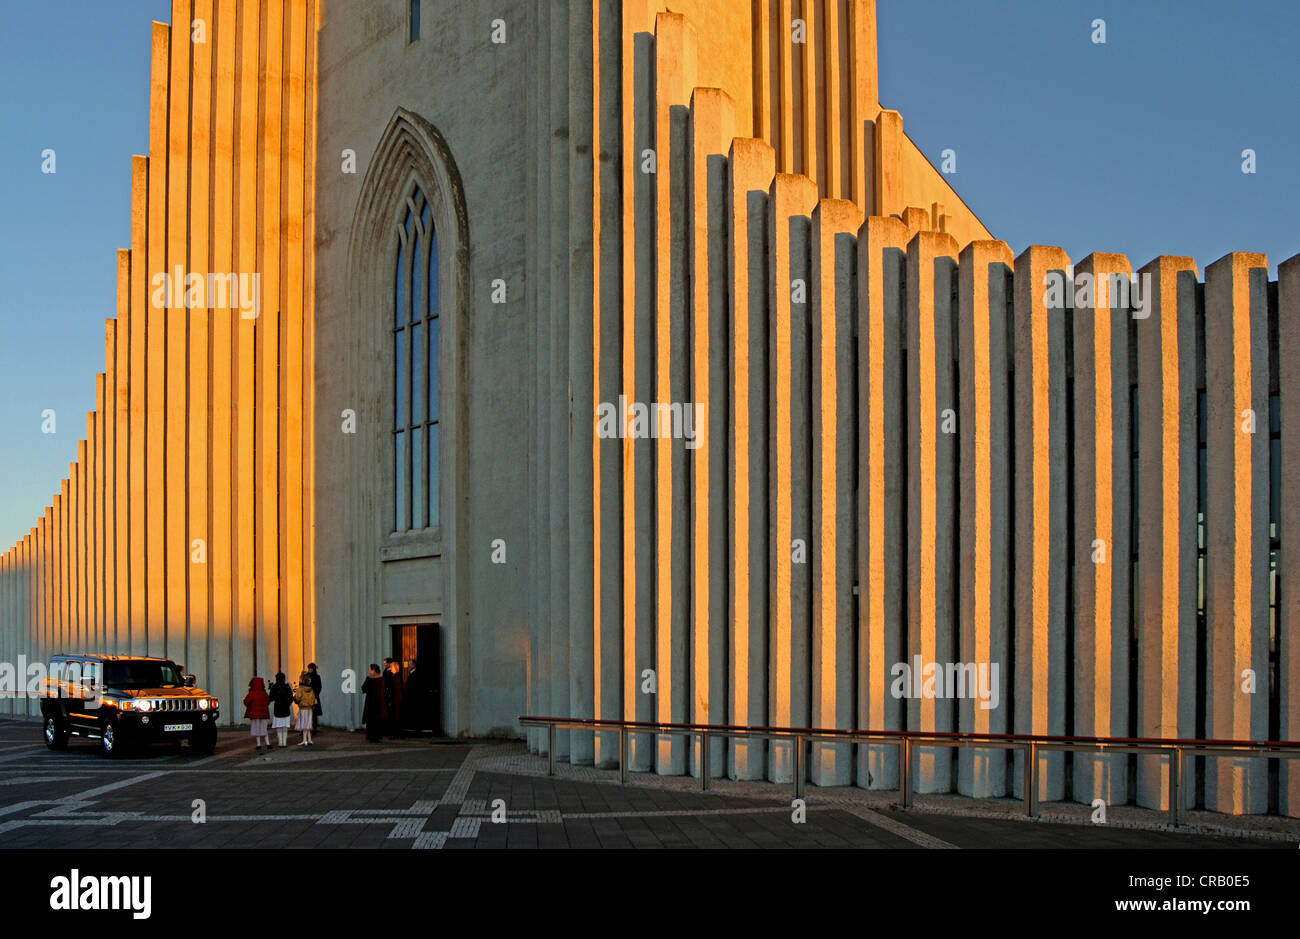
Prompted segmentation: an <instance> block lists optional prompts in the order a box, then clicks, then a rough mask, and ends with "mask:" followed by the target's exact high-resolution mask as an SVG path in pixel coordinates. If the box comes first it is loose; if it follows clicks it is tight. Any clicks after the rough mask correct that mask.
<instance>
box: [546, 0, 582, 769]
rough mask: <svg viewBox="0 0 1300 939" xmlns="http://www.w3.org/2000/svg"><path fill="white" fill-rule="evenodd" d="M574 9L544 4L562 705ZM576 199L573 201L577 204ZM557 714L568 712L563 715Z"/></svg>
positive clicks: (554, 632) (556, 697)
mask: <svg viewBox="0 0 1300 939" xmlns="http://www.w3.org/2000/svg"><path fill="white" fill-rule="evenodd" d="M572 15H574V6H573V5H571V4H551V6H550V43H549V46H548V52H549V55H550V99H549V101H548V108H549V124H548V126H549V128H550V132H549V134H548V139H549V142H550V150H551V153H550V165H549V168H548V169H549V176H548V177H547V180H548V182H549V192H548V193H547V197H548V198H549V199H550V212H549V214H548V221H549V223H550V232H549V235H548V241H547V248H548V255H549V256H548V257H547V258H546V262H545V263H546V267H547V271H548V285H547V286H548V288H549V289H548V294H549V299H550V320H551V330H550V336H549V339H548V350H549V351H548V356H549V360H550V368H549V369H548V372H549V379H550V381H549V385H548V388H547V393H546V398H547V401H548V410H547V422H548V424H549V426H550V429H551V435H550V438H549V441H548V444H547V449H548V456H547V461H548V464H549V466H550V470H551V478H550V481H549V490H548V505H549V513H548V521H549V533H550V547H549V550H548V556H549V560H550V578H551V589H550V603H549V606H550V637H549V645H548V651H549V653H550V660H551V661H550V677H551V709H552V710H555V711H566V712H567V711H568V710H569V708H570V706H571V704H572V702H571V699H570V696H569V630H570V624H571V622H572V607H571V605H570V602H569V601H570V597H569V538H570V535H571V534H572V533H571V532H570V531H569V458H570V453H571V448H572V446H573V440H572V437H571V435H570V429H569V428H570V406H571V403H570V400H569V266H570V259H569V213H570V211H572V210H573V209H572V207H571V205H570V195H569V179H570V177H569V158H570V146H569V134H570V131H571V128H570V123H569V122H570V119H571V115H570V113H569V79H570V74H569V19H570V16H572ZM581 210H582V206H579V207H578V211H581ZM560 716H564V717H567V716H568V715H567V714H562V715H560ZM570 736H571V731H568V730H558V731H557V732H556V735H555V749H556V753H555V755H556V758H557V759H562V760H567V759H569V755H570V751H569V739H570Z"/></svg>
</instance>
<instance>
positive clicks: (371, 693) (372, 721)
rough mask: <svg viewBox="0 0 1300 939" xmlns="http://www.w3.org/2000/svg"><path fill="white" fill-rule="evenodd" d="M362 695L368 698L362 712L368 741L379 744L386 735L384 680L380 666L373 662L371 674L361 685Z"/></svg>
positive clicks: (362, 720)
mask: <svg viewBox="0 0 1300 939" xmlns="http://www.w3.org/2000/svg"><path fill="white" fill-rule="evenodd" d="M361 693H362V694H364V695H365V696H366V706H365V709H364V710H362V712H361V723H363V724H365V725H366V739H367V740H369V741H370V742H371V743H379V742H380V740H381V739H383V734H384V717H385V714H386V711H385V710H384V678H383V674H382V673H381V672H380V671H379V666H378V665H375V664H374V663H373V662H372V663H371V665H370V674H369V675H368V676H367V677H366V680H365V681H364V682H362V683H361Z"/></svg>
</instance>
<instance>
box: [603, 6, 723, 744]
mask: <svg viewBox="0 0 1300 939" xmlns="http://www.w3.org/2000/svg"><path fill="white" fill-rule="evenodd" d="M620 7H621V4H619V3H617V2H615V0H600V2H598V3H596V4H595V7H594V9H595V10H596V16H597V18H598V19H597V23H596V24H595V27H594V31H595V33H596V37H597V38H596V41H597V42H598V43H599V50H600V51H599V54H598V55H597V57H596V58H597V61H596V68H597V87H596V90H595V95H594V99H595V127H594V128H593V131H592V139H593V140H594V141H595V143H596V146H597V148H598V150H599V152H600V153H601V154H602V158H601V159H600V160H599V161H598V163H597V164H596V179H595V186H596V190H595V193H594V194H593V201H594V203H595V208H594V218H595V225H596V231H595V233H594V235H593V239H592V240H593V245H594V261H595V265H596V269H595V274H594V280H595V303H596V311H595V315H594V317H593V322H594V328H595V332H596V335H595V339H594V341H593V347H594V348H593V352H594V360H593V368H594V370H595V371H594V374H593V378H592V382H593V385H594V387H595V390H596V396H597V400H598V401H600V402H605V403H609V404H616V403H617V401H618V395H619V391H620V388H621V386H622V382H623V372H622V351H623V350H622V337H621V330H622V304H621V302H620V301H621V298H622V290H623V268H622V263H621V254H622V251H623V242H622V234H623V227H622V226H623V200H622V190H621V188H620V185H619V181H620V174H621V173H622V164H621V161H620V158H619V154H620V153H621V151H622V150H623V149H625V148H624V143H623V136H622V134H623V127H622V115H621V108H622V99H621V95H622V86H621V82H620V80H619V75H620V71H621V69H622V59H621V56H620V54H619V53H620V50H621V43H622V35H621V32H622V22H621V19H620ZM628 149H630V148H628ZM622 446H623V442H622V441H621V440H618V439H617V438H615V439H611V440H598V441H597V443H596V450H595V454H594V457H593V460H594V465H593V469H592V475H593V479H594V483H595V491H594V492H593V494H592V499H593V502H594V505H595V513H596V518H595V535H594V537H593V539H592V550H593V553H594V556H595V561H594V564H595V568H596V575H595V576H596V597H595V602H594V606H595V612H596V624H595V629H594V636H595V641H596V643H597V645H596V648H595V650H594V651H593V658H594V659H595V667H596V673H595V687H594V689H593V695H594V697H595V707H596V716H597V717H600V718H605V719H611V720H617V719H619V718H620V717H621V716H622V704H623V688H622V685H621V676H622V663H623V649H622V639H623V584H622V577H623V568H622V557H623V521H622V505H623V472H622V453H621V447H622ZM723 694H724V695H725V691H724V692H723ZM723 710H725V703H724V706H723ZM595 747H596V749H595V761H596V765H597V766H600V767H612V766H616V765H617V764H618V759H619V752H618V735H617V734H597V735H596V741H595ZM719 765H721V764H719Z"/></svg>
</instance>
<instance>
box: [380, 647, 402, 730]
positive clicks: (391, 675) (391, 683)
mask: <svg viewBox="0 0 1300 939" xmlns="http://www.w3.org/2000/svg"><path fill="white" fill-rule="evenodd" d="M384 664H385V665H386V666H387V669H388V670H387V671H386V672H384V709H385V710H386V711H387V712H388V713H387V715H386V717H387V720H386V721H385V724H386V725H387V726H386V727H385V728H384V734H385V735H386V736H389V737H400V736H401V735H402V663H401V662H399V661H397V660H396V659H384Z"/></svg>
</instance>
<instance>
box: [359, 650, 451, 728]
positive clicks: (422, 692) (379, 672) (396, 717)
mask: <svg viewBox="0 0 1300 939" xmlns="http://www.w3.org/2000/svg"><path fill="white" fill-rule="evenodd" d="M433 690H434V688H433V686H432V685H431V684H430V683H429V682H428V681H427V680H426V676H425V674H424V672H423V671H422V670H421V669H420V663H419V662H418V661H416V660H415V659H412V660H411V665H410V668H409V669H407V673H406V679H405V681H403V679H402V663H401V662H400V661H398V660H397V659H392V658H389V659H384V667H383V668H382V669H380V667H379V666H378V665H376V664H373V663H372V664H371V666H370V674H369V676H368V677H367V678H366V680H365V681H364V682H363V683H362V685H361V691H362V693H363V694H364V695H365V696H366V703H365V709H364V710H363V711H362V714H361V723H363V724H365V725H366V739H367V740H369V741H370V742H371V743H379V742H380V741H381V740H382V739H383V738H384V737H400V736H402V735H403V734H405V733H406V732H407V731H414V732H417V733H418V732H420V731H423V730H425V729H426V728H427V722H428V719H429V717H430V714H431V711H432V708H431V706H430V703H429V702H430V696H431V694H432V692H433Z"/></svg>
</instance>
